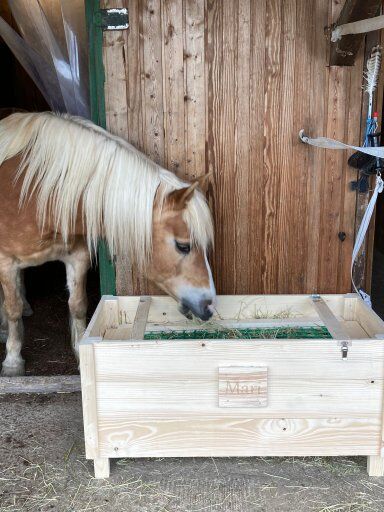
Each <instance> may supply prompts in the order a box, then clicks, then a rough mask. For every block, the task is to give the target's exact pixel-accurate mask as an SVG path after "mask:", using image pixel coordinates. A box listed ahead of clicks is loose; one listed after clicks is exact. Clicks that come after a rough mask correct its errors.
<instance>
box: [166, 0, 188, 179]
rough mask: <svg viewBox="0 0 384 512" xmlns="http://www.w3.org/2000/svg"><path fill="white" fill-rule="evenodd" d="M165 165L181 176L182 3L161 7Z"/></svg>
mask: <svg viewBox="0 0 384 512" xmlns="http://www.w3.org/2000/svg"><path fill="white" fill-rule="evenodd" d="M162 16H163V19H162V32H163V36H162V42H163V66H162V71H163V88H164V100H165V104H164V130H165V133H164V138H165V143H164V147H165V156H164V164H165V166H166V167H167V168H168V169H170V170H171V171H173V172H175V173H176V174H179V175H183V174H184V172H183V171H184V167H185V165H184V156H185V148H184V52H183V42H184V37H183V30H184V26H183V2H181V1H180V0H166V1H164V2H163V4H162Z"/></svg>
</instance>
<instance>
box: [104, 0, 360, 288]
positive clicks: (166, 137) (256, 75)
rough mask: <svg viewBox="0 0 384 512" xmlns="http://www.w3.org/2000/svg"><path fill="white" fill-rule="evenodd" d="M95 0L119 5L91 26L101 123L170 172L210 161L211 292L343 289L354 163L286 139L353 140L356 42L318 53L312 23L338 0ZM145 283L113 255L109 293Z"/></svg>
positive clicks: (356, 136) (187, 172)
mask: <svg viewBox="0 0 384 512" xmlns="http://www.w3.org/2000/svg"><path fill="white" fill-rule="evenodd" d="M102 3H103V4H104V7H115V6H122V5H126V6H127V7H128V9H129V16H130V30H129V31H124V32H109V33H106V34H105V36H104V37H105V40H104V63H105V71H106V88H105V91H106V106H107V124H108V127H109V129H110V130H111V131H112V132H114V133H116V134H118V135H120V136H122V137H124V138H126V139H128V140H129V141H130V142H132V143H133V144H134V145H135V146H137V147H138V148H139V149H140V150H142V151H143V152H144V153H146V154H147V155H149V156H150V157H151V158H152V159H154V160H155V161H157V162H159V163H160V164H162V165H164V166H165V167H167V168H169V169H171V170H172V171H174V172H176V173H177V174H178V175H179V176H181V177H186V178H188V179H191V180H192V179H194V178H195V177H197V176H200V175H202V174H205V173H207V172H210V171H213V173H214V176H213V178H212V179H210V181H209V186H208V189H207V194H208V198H209V201H210V204H211V205H212V209H213V212H214V218H215V225H216V242H215V243H216V251H215V253H214V254H213V256H212V262H213V268H214V275H215V279H216V284H217V289H218V292H219V293H310V292H320V293H334V292H347V291H349V290H350V277H349V266H350V258H351V253H352V245H353V238H354V230H355V210H356V195H355V193H353V192H351V191H350V190H349V182H350V181H351V180H352V179H355V175H354V173H353V172H352V170H351V169H349V168H348V167H347V164H346V155H345V153H338V152H326V151H324V150H317V149H314V148H312V147H309V146H306V145H303V144H302V143H300V142H299V140H298V132H299V130H300V129H301V128H304V129H305V131H306V133H308V134H310V135H312V136H320V135H326V136H329V137H334V138H336V139H340V140H346V141H349V142H350V143H352V144H358V143H359V140H360V119H361V104H362V103H361V102H362V98H361V97H362V92H361V77H362V69H363V54H364V49H363V48H362V51H361V52H360V55H359V57H358V59H357V62H356V64H355V66H354V67H333V68H330V67H328V66H327V63H328V44H327V41H326V38H325V36H324V27H325V26H326V25H329V24H330V23H332V22H334V21H335V20H336V19H337V17H338V14H339V11H340V9H341V7H342V4H343V2H339V1H328V0H284V1H282V0H269V1H266V0H253V1H252V0H233V1H232V0H162V1H160V0H147V1H141V0H129V1H128V0H127V1H122V0H118V1H115V0H113V1H112V0H103V2H102ZM340 231H342V232H345V233H346V235H347V236H346V239H345V241H344V242H341V241H340V239H339V238H338V233H339V232H340ZM148 290H149V291H150V292H151V291H152V289H151V288H149V289H148V288H147V285H146V283H145V282H144V281H142V280H140V279H139V278H137V276H135V275H132V272H130V270H129V265H128V262H124V261H118V262H117V292H118V293H119V294H126V293H145V292H148Z"/></svg>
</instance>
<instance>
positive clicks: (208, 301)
mask: <svg viewBox="0 0 384 512" xmlns="http://www.w3.org/2000/svg"><path fill="white" fill-rule="evenodd" d="M201 305H202V306H203V307H204V308H208V306H212V299H206V300H203V301H202V302H201Z"/></svg>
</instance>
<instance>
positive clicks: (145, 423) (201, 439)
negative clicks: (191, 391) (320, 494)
mask: <svg viewBox="0 0 384 512" xmlns="http://www.w3.org/2000/svg"><path fill="white" fill-rule="evenodd" d="M379 433H380V427H379V420H371V419H354V418H350V419H340V418H337V417H336V418H335V417H332V418H324V419H308V418H307V419H305V418H300V419H297V418H296V419H295V418H291V419H285V418H281V419H254V418H250V417H249V416H246V415H239V416H237V417H231V416H229V417H225V416H224V417H223V416H219V417H218V416H217V415H207V416H206V417H205V418H204V419H202V420H200V419H199V418H197V417H196V415H191V414H178V415H174V416H171V415H167V416H166V417H164V415H163V416H161V415H149V414H146V415H143V416H141V417H140V416H139V415H137V416H136V417H135V419H134V420H132V419H130V418H129V417H122V418H118V417H116V416H115V417H113V418H110V419H109V420H108V419H104V420H103V421H102V422H101V424H100V453H101V455H102V456H103V457H190V456H191V455H193V456H195V457H207V456H208V457H218V456H226V457H230V456H246V457H249V456H273V455H278V456H280V457H281V456H292V455H294V456H306V455H312V456H316V455H322V456H325V455H331V456H335V455H377V454H378V443H379V437H380V434H379Z"/></svg>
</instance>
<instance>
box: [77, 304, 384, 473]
mask: <svg viewBox="0 0 384 512" xmlns="http://www.w3.org/2000/svg"><path fill="white" fill-rule="evenodd" d="M322 300H323V301H324V302H320V306H321V307H320V308H319V307H318V306H319V304H318V303H317V304H316V305H314V303H313V301H312V300H311V297H310V296H308V295H302V296H300V295H298V296H287V295H276V296H218V303H217V309H218V312H219V315H220V317H219V321H221V322H223V325H224V323H225V322H227V323H230V322H232V323H236V322H237V323H238V324H239V325H241V324H244V323H245V324H247V322H248V323H250V322H253V323H256V324H257V323H258V322H259V323H260V322H264V323H268V322H272V323H273V322H275V323H276V322H281V321H284V319H285V317H284V318H281V313H282V312H283V311H284V312H290V313H291V315H290V314H288V318H287V320H286V321H287V322H295V321H296V322H307V323H308V322H310V323H311V322H313V320H314V321H315V323H316V318H315V319H314V316H315V315H316V310H319V312H320V316H321V317H322V318H323V320H324V321H325V323H328V326H329V328H330V329H331V330H332V332H333V334H334V335H335V336H338V337H340V336H341V337H343V338H346V337H347V336H348V335H349V334H351V338H353V343H352V345H351V346H350V347H349V351H348V358H347V359H346V360H343V359H342V357H341V352H340V346H339V343H338V340H337V339H332V340H330V339H300V340H294V339H255V340H248V339H242V340H236V339H226V340H208V339H204V340H182V339H181V340H177V339H171V340H141V339H127V338H128V337H130V330H131V328H132V325H133V328H134V329H135V317H136V319H137V320H138V323H139V324H141V327H140V330H141V333H140V336H141V335H142V332H143V330H144V324H145V322H144V317H145V318H147V320H148V324H149V325H148V324H147V326H148V328H151V326H153V327H156V328H159V329H160V328H161V327H163V328H165V326H167V328H168V329H172V330H173V328H174V326H175V329H176V330H177V329H178V328H180V327H181V324H180V325H179V324H178V322H181V321H183V322H184V323H185V321H186V320H185V319H184V320H182V317H181V315H180V313H178V312H177V309H176V308H175V304H174V302H173V301H172V299H171V298H170V297H164V296H163V297H151V302H149V301H147V302H140V298H139V297H117V298H115V299H113V298H111V297H104V298H103V299H102V301H101V303H100V307H99V308H98V309H97V311H96V313H95V315H94V317H93V319H92V320H91V324H92V327H91V329H90V330H89V331H87V332H88V333H89V332H90V331H92V334H93V335H94V336H97V335H100V336H103V338H101V337H88V338H85V339H83V340H82V341H81V343H80V360H81V384H82V393H83V412H84V431H85V438H86V456H87V458H92V459H94V462H95V475H96V477H97V478H104V477H108V474H109V458H112V457H113V458H115V457H177V456H179V457H187V456H207V457H212V456H272V455H276V456H306V455H315V456H326V455H332V456H335V455H349V456H350V455H366V456H368V457H369V460H368V472H369V474H370V475H381V474H382V472H383V462H382V459H380V458H379V456H380V455H381V454H382V450H383V398H384V393H383V385H384V368H383V365H382V361H383V357H384V335H383V334H382V332H383V331H384V329H383V327H384V323H383V321H382V320H381V319H380V318H379V317H377V315H375V314H374V313H373V311H372V310H370V309H369V308H367V306H366V305H365V304H364V302H363V301H362V299H361V298H359V297H358V296H357V295H355V294H346V295H335V296H330V295H324V296H322ZM293 311H294V314H293V315H292V312H293ZM262 312H265V313H262ZM279 312H280V313H279ZM279 315H280V316H279ZM116 319H117V326H116ZM172 322H173V323H172ZM317 323H320V324H321V321H320V322H319V320H318V319H317ZM260 325H261V323H260ZM108 326H109V327H110V328H109V329H107V327H108ZM153 327H152V328H153ZM367 332H369V335H370V337H369V336H368V334H367ZM104 333H105V337H104ZM124 333H125V334H124ZM359 333H362V334H364V336H363V337H362V338H358V337H357V338H355V337H356V336H358V334H359ZM122 334H123V336H122V337H121V338H118V336H119V335H122ZM124 336H126V338H125V339H124ZM137 337H138V336H137Z"/></svg>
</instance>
